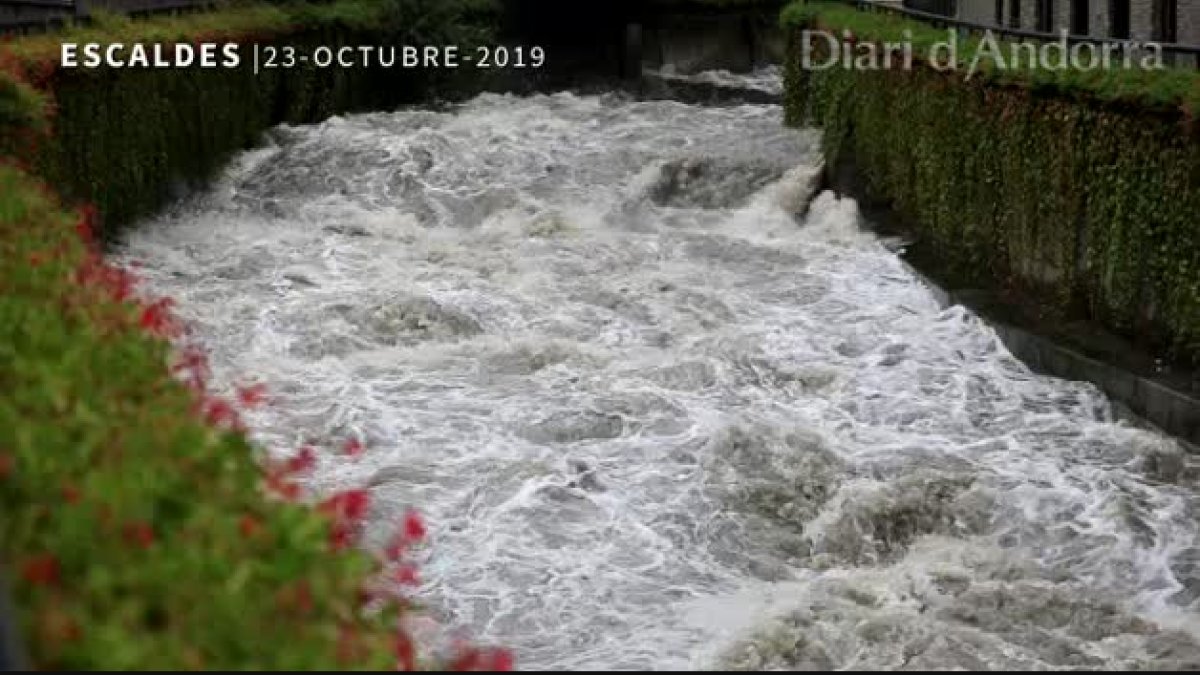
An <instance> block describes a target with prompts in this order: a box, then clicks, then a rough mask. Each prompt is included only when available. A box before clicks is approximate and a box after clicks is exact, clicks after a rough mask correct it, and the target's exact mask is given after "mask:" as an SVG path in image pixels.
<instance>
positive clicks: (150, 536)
mask: <svg viewBox="0 0 1200 675" xmlns="http://www.w3.org/2000/svg"><path fill="white" fill-rule="evenodd" d="M121 534H122V536H124V538H125V542H126V543H127V544H129V545H131V546H137V547H138V548H143V549H146V548H150V546H151V545H153V544H154V529H153V528H152V527H150V525H149V524H147V523H145V522H141V521H137V522H132V523H126V525H125V527H124V528H122V530H121Z"/></svg>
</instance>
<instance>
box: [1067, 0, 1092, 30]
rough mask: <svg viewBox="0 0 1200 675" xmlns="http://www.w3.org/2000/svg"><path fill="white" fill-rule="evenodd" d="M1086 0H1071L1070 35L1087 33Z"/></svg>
mask: <svg viewBox="0 0 1200 675" xmlns="http://www.w3.org/2000/svg"><path fill="white" fill-rule="evenodd" d="M1088 9H1089V7H1088V0H1071V35H1087V34H1088V32H1089V31H1090V30H1091V29H1090V28H1089V27H1088Z"/></svg>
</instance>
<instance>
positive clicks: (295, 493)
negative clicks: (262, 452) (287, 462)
mask: <svg viewBox="0 0 1200 675" xmlns="http://www.w3.org/2000/svg"><path fill="white" fill-rule="evenodd" d="M267 489H268V490H270V491H271V492H273V493H275V494H276V495H279V497H280V498H282V499H284V500H285V501H289V502H294V501H296V500H297V499H299V498H300V486H299V485H297V484H295V483H293V482H292V481H290V480H288V479H287V477H286V476H285V475H284V474H282V473H278V472H272V473H270V474H268V475H267Z"/></svg>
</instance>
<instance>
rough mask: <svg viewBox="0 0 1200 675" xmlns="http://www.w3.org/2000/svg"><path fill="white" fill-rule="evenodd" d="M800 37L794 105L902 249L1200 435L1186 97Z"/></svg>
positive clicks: (1060, 362)
mask: <svg viewBox="0 0 1200 675" xmlns="http://www.w3.org/2000/svg"><path fill="white" fill-rule="evenodd" d="M810 27H811V25H810ZM800 36H801V34H800V27H797V28H795V29H794V30H792V31H790V35H789V40H790V44H789V54H788V58H787V60H786V62H785V72H786V80H787V82H786V89H787V91H786V99H787V115H788V121H789V122H790V123H791V124H815V125H817V126H821V127H823V128H824V129H825V132H826V133H825V140H824V152H825V156H826V162H827V166H828V167H829V175H828V180H829V182H830V183H831V185H832V186H833V187H835V188H837V189H839V190H840V191H843V192H846V193H849V194H852V195H854V196H855V197H857V198H859V199H860V202H862V204H863V205H864V208H865V209H866V210H868V212H871V213H873V214H875V216H876V217H877V219H879V220H882V221H886V223H887V227H889V228H891V229H896V230H902V231H904V232H905V233H906V234H907V235H908V236H911V237H912V238H913V239H914V243H913V245H912V246H910V247H909V249H908V254H907V255H908V257H909V259H910V260H911V261H912V262H913V263H914V264H915V265H916V266H917V267H918V268H919V269H921V270H922V271H924V272H926V273H927V274H928V275H929V276H930V277H932V278H933V279H935V280H936V281H937V282H938V283H939V284H940V285H942V286H943V287H945V288H946V289H947V290H948V291H949V292H950V293H951V295H952V296H953V297H956V298H964V299H969V300H970V301H971V303H973V304H974V305H975V306H977V307H978V308H980V309H981V313H983V314H984V315H985V316H988V317H989V318H992V319H993V320H994V322H996V323H997V325H1000V326H1002V327H1003V326H1013V327H1016V326H1020V327H1021V328H1020V331H1021V332H1022V334H1028V335H1029V336H1042V337H1043V338H1046V340H1044V341H1041V342H1039V341H1037V340H1034V339H1033V338H1032V337H1030V338H1025V337H1021V336H1020V335H1017V336H1016V337H1012V339H1011V340H1010V346H1012V345H1016V346H1017V349H1016V351H1018V352H1022V351H1023V352H1024V353H1018V355H1019V356H1022V357H1023V358H1025V359H1026V360H1027V361H1029V362H1030V363H1031V365H1034V366H1035V367H1037V368H1039V369H1041V370H1043V371H1045V372H1050V373H1052V374H1056V375H1061V376H1065V377H1072V378H1078V379H1087V380H1091V381H1093V382H1095V383H1096V384H1098V385H1099V386H1101V387H1102V388H1103V389H1105V390H1106V391H1107V392H1108V393H1109V394H1110V395H1112V396H1113V397H1114V398H1116V399H1118V400H1120V401H1122V402H1125V403H1127V404H1128V405H1129V406H1130V407H1131V408H1132V409H1134V411H1135V412H1137V413H1138V414H1141V415H1144V416H1145V417H1147V418H1148V419H1149V420H1150V421H1152V422H1155V423H1157V424H1159V425H1160V426H1163V427H1164V428H1166V429H1167V430H1168V431H1171V432H1172V433H1176V434H1178V435H1181V436H1184V437H1188V438H1191V439H1193V440H1198V439H1200V403H1198V402H1197V401H1198V400H1200V383H1198V382H1197V378H1196V374H1195V373H1196V371H1195V368H1196V366H1197V365H1200V132H1198V131H1197V128H1196V125H1195V123H1194V120H1192V119H1191V117H1190V113H1188V112H1187V111H1186V110H1185V109H1184V108H1183V106H1175V107H1170V106H1152V105H1144V104H1141V103H1137V102H1131V101H1128V100H1124V101H1123V100H1113V99H1109V100H1101V99H1099V98H1097V97H1094V96H1089V95H1088V93H1087V92H1079V91H1075V92H1071V93H1065V92H1062V91H1053V90H1046V89H1043V88H1035V87H1028V86H1020V85H1019V84H1014V83H1011V82H1009V83H1006V84H1000V83H995V82H990V81H987V80H986V79H985V78H981V77H979V78H975V79H973V80H971V81H967V80H965V79H964V77H963V75H962V73H958V72H938V71H936V70H934V69H932V68H929V67H924V66H922V65H920V64H918V65H917V67H915V68H913V69H911V70H904V69H901V68H895V69H890V70H889V69H879V70H856V69H852V68H841V67H836V68H829V69H825V70H817V69H806V68H803V67H801V62H800V54H801V50H802V48H803V45H802V41H801V39H800ZM1002 332H1003V331H1002ZM1013 335H1016V334H1015V333H1013ZM1035 342H1036V343H1037V344H1036V345H1035ZM1059 352H1062V354H1060V353H1059ZM1047 354H1048V355H1047ZM1063 354H1075V355H1076V357H1077V358H1074V359H1072V358H1067V357H1066V356H1063ZM1064 359H1065V360H1064ZM1088 360H1091V361H1095V362H1096V363H1097V364H1099V365H1100V366H1105V368H1107V367H1108V366H1109V365H1111V366H1113V367H1115V368H1116V371H1114V372H1115V373H1117V374H1113V373H1108V372H1101V371H1102V370H1103V368H1099V367H1096V368H1092V367H1087V366H1086V364H1085V362H1086V361H1088ZM1160 387H1161V388H1163V389H1164V391H1166V392H1168V393H1170V395H1168V394H1166V393H1164V394H1163V395H1161V396H1160V395H1159V393H1160V392H1159V388H1160ZM1176 394H1177V396H1176Z"/></svg>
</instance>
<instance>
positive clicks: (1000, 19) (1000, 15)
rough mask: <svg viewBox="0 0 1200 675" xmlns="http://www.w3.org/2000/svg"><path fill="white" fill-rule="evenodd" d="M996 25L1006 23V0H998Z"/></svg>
mask: <svg viewBox="0 0 1200 675" xmlns="http://www.w3.org/2000/svg"><path fill="white" fill-rule="evenodd" d="M996 25H997V26H1003V25H1004V0H996Z"/></svg>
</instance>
